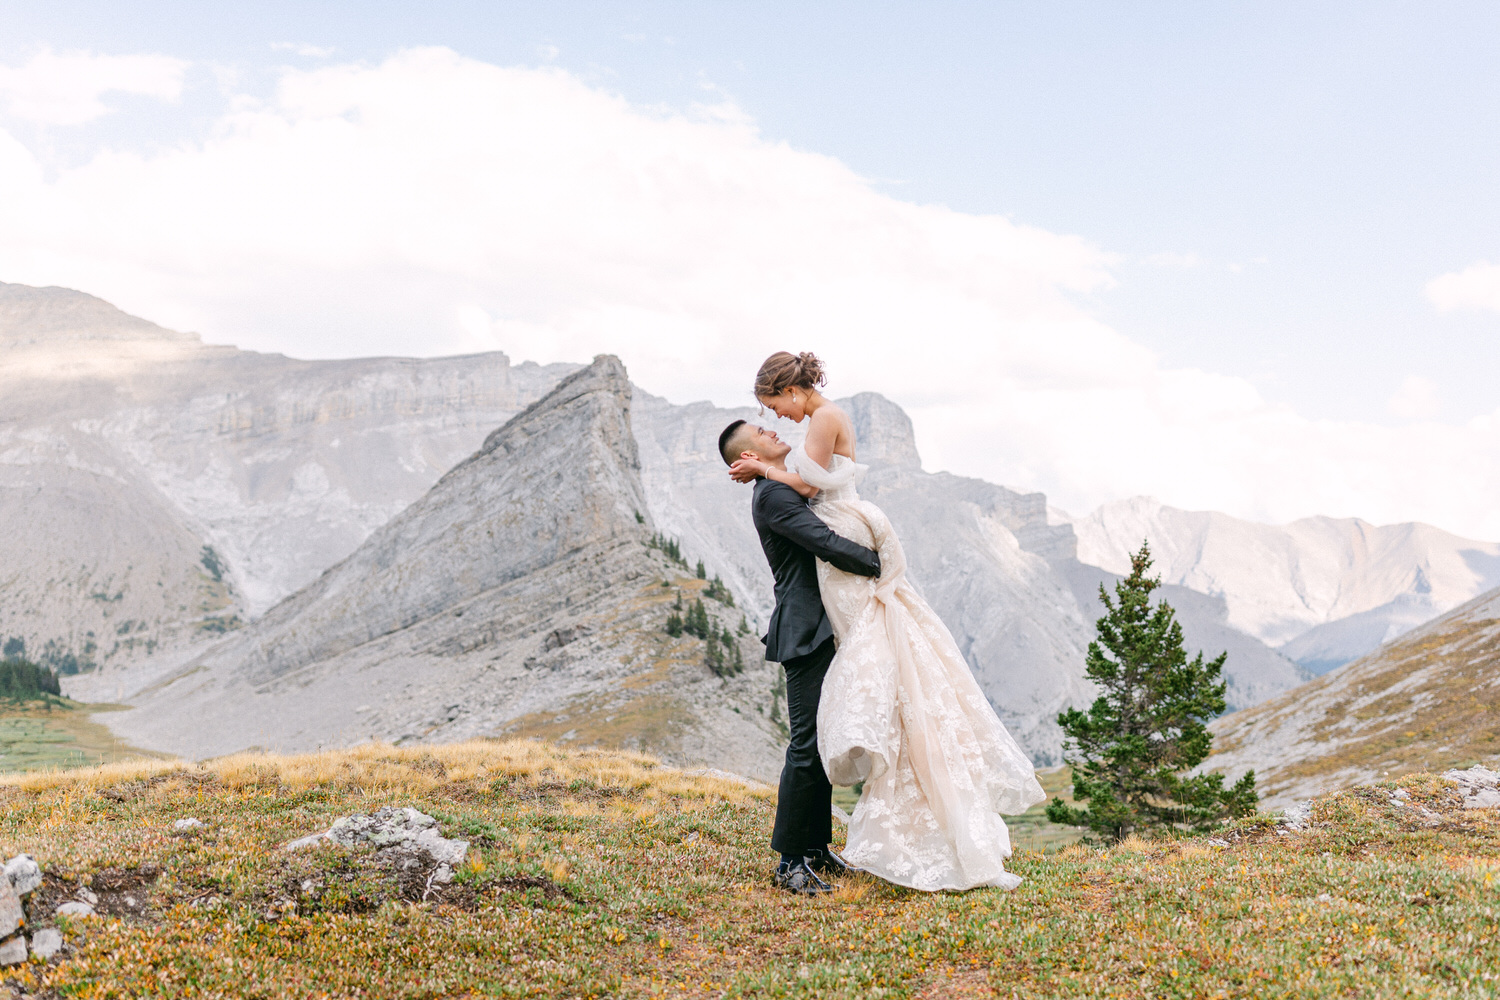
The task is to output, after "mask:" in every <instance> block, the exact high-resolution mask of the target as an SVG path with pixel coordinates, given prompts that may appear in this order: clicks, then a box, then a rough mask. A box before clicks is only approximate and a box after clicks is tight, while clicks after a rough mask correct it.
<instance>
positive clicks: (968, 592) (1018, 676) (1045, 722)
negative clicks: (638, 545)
mask: <svg viewBox="0 0 1500 1000" xmlns="http://www.w3.org/2000/svg"><path fill="white" fill-rule="evenodd" d="M839 402H840V405H842V406H843V407H844V408H845V409H847V410H848V411H849V413H850V414H851V416H852V417H853V418H854V422H855V429H856V433H857V437H858V440H859V448H860V453H859V458H860V461H861V462H863V463H865V464H867V465H869V467H870V469H869V471H868V472H867V473H866V475H865V477H864V479H863V480H862V481H861V483H860V492H861V495H862V496H864V497H865V498H866V499H869V500H872V501H874V502H875V503H878V504H880V506H881V507H882V508H883V509H884V510H885V511H886V513H887V514H888V515H889V516H890V518H891V522H892V524H893V525H895V527H896V529H897V531H898V533H899V534H900V536H901V539H902V543H903V545H904V546H905V548H906V552H907V557H908V562H909V565H910V573H911V576H912V578H913V580H914V581H915V582H916V584H917V586H918V587H919V589H920V590H921V591H922V593H923V595H924V596H925V597H926V598H927V600H928V601H930V602H931V603H932V605H933V607H934V609H935V610H936V611H937V612H938V613H939V615H941V616H942V618H943V621H944V622H945V623H946V624H947V625H948V627H949V629H950V630H951V631H952V632H953V635H954V637H955V638H956V639H957V640H958V642H959V645H960V647H961V648H962V649H963V651H964V654H965V656H966V657H967V658H968V661H969V664H970V666H971V667H973V669H974V672H975V675H976V677H977V678H978V679H979V682H980V685H981V686H982V687H983V688H984V690H985V693H986V694H987V695H988V696H989V697H990V700H991V702H992V703H993V704H994V705H995V708H996V710H997V711H998V712H999V713H1000V716H1001V718H1002V719H1004V720H1005V723H1006V725H1007V726H1008V727H1009V728H1010V729H1011V731H1012V732H1013V733H1014V734H1015V735H1016V737H1017V739H1018V740H1020V741H1021V743H1022V745H1023V746H1025V747H1026V749H1027V751H1028V752H1029V753H1030V754H1032V756H1033V757H1034V758H1035V759H1036V760H1037V761H1039V762H1043V763H1048V764H1053V763H1058V762H1060V759H1061V758H1060V748H1061V734H1060V732H1059V731H1058V729H1057V726H1056V723H1055V718H1056V715H1057V713H1058V712H1059V711H1060V710H1061V709H1062V708H1064V707H1066V706H1069V705H1074V704H1079V703H1081V702H1083V701H1086V700H1088V699H1089V698H1091V697H1092V695H1091V693H1090V688H1089V686H1088V685H1087V683H1086V681H1085V679H1084V677H1083V658H1084V650H1085V648H1086V647H1087V645H1088V642H1089V640H1090V638H1091V637H1092V634H1093V622H1094V620H1095V619H1096V618H1097V617H1098V616H1099V614H1100V613H1102V612H1101V609H1099V608H1098V606H1097V592H1098V588H1099V585H1100V584H1101V583H1104V584H1107V585H1112V583H1113V582H1114V581H1115V580H1116V579H1118V577H1115V576H1113V575H1112V574H1110V573H1109V572H1107V571H1104V570H1100V569H1098V568H1096V567H1092V566H1086V565H1084V564H1082V563H1080V562H1079V561H1078V559H1077V558H1076V557H1075V543H1074V538H1073V530H1072V528H1071V526H1069V525H1067V524H1056V523H1052V522H1051V521H1049V518H1048V512H1047V504H1046V498H1045V497H1044V496H1043V495H1042V494H1040V493H1018V492H1016V491H1013V490H1009V489H1006V488H1005V487H1003V486H997V485H995V484H993V483H987V482H984V481H982V480H978V479H969V478H965V477H962V476H954V475H951V474H949V473H929V472H925V471H923V469H922V466H921V459H920V457H919V455H918V453H917V448H916V443H915V438H914V436H913V433H912V426H911V421H910V419H909V418H908V417H907V416H906V414H905V412H904V411H902V409H901V408H900V407H899V406H897V405H896V404H894V403H892V402H890V401H889V400H887V399H885V398H883V397H881V396H879V395H876V394H874V393H863V394H860V395H858V396H854V397H852V398H849V399H842V400H839ZM735 419H750V420H757V421H760V422H763V423H766V422H772V423H774V425H775V427H776V430H777V432H778V433H779V434H781V435H782V437H783V438H786V439H788V440H797V439H798V436H799V435H800V433H801V429H800V428H798V427H796V426H795V425H790V424H786V423H785V422H779V423H777V422H775V421H774V418H773V417H771V416H770V415H769V414H766V415H759V414H757V413H756V411H755V410H754V409H753V408H749V407H746V408H740V409H722V408H718V407H715V406H713V405H711V404H709V403H695V404H692V405H690V406H674V405H672V404H671V403H668V402H667V401H665V400H662V399H657V398H655V397H651V396H647V395H646V394H644V393H641V394H638V404H637V406H636V408H635V416H634V425H635V434H636V439H637V441H638V442H639V443H640V448H641V463H642V472H643V475H642V479H643V482H644V484H645V487H646V498H647V502H648V504H649V505H650V508H651V514H652V517H653V518H654V519H655V521H656V523H657V524H658V525H660V526H661V527H662V529H663V530H664V531H667V532H669V533H671V534H673V535H675V536H676V537H678V538H680V539H682V543H683V546H684V548H685V549H686V550H687V551H689V552H692V553H694V554H695V555H697V556H699V557H701V558H703V559H704V560H705V561H706V563H707V564H708V566H709V567H710V569H711V570H712V571H713V572H715V573H722V574H723V576H724V579H725V580H726V581H727V582H729V583H730V584H731V585H732V586H733V587H734V589H735V593H736V595H737V596H739V595H744V596H743V601H744V603H747V604H749V605H751V606H752V607H753V608H754V609H756V610H758V611H760V612H762V613H765V612H768V611H769V601H770V594H771V579H770V575H769V571H768V570H767V569H766V564H765V560H764V558H763V557H762V556H761V554H760V549H759V543H758V541H757V540H756V536H755V531H754V528H753V526H752V525H751V522H750V510H749V502H750V497H749V490H748V488H747V487H742V486H737V485H735V484H734V483H732V482H731V481H730V480H729V478H728V477H727V476H726V474H725V469H724V463H723V461H722V460H721V459H720V458H719V456H718V451H717V448H718V436H719V432H720V431H721V430H722V429H723V428H724V427H725V426H726V425H727V424H728V423H729V422H730V421H731V420H735ZM1168 599H1169V600H1170V601H1172V603H1173V605H1174V607H1176V608H1177V609H1178V612H1179V617H1180V619H1181V620H1182V622H1183V627H1184V633H1185V635H1186V637H1187V641H1188V642H1189V644H1190V645H1193V646H1194V648H1203V649H1205V650H1207V651H1208V652H1209V655H1217V654H1218V653H1219V652H1221V651H1225V650H1228V651H1229V652H1230V660H1229V665H1228V668H1227V678H1228V683H1229V696H1230V699H1231V700H1230V704H1231V706H1232V707H1241V706H1245V705H1250V704H1254V703H1255V702H1256V701H1258V700H1260V699H1262V698H1265V697H1269V696H1270V695H1272V694H1276V693H1279V692H1282V691H1285V690H1287V689H1288V688H1291V687H1293V686H1295V685H1297V684H1300V683H1302V682H1303V681H1304V680H1306V678H1307V675H1306V673H1305V672H1304V671H1302V670H1301V669H1300V668H1298V667H1297V666H1296V665H1295V664H1293V663H1292V662H1290V661H1289V660H1287V659H1286V658H1284V657H1282V656H1280V655H1279V654H1277V653H1275V652H1273V651H1272V650H1270V649H1268V648H1266V646H1265V645H1264V644H1263V643H1261V642H1259V641H1258V640H1256V639H1255V638H1253V637H1251V636H1249V635H1246V634H1244V633H1242V632H1239V631H1237V630H1236V629H1234V628H1233V627H1232V626H1230V625H1228V624H1227V622H1226V620H1225V617H1226V612H1225V608H1224V603H1223V601H1222V600H1215V599H1213V598H1209V597H1205V596H1203V595H1201V594H1197V593H1195V592H1193V591H1190V590H1187V589H1186V588H1168Z"/></svg>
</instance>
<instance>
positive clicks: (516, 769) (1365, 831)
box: [0, 742, 1500, 1000]
mask: <svg viewBox="0 0 1500 1000" xmlns="http://www.w3.org/2000/svg"><path fill="white" fill-rule="evenodd" d="M385 806H396V807H413V808H417V809H420V810H421V811H423V812H425V813H426V814H428V815H430V816H432V817H434V818H436V820H437V822H438V824H439V825H440V828H441V832H442V835H443V836H446V837H454V838H463V839H464V840H466V841H467V842H468V849H467V853H466V856H465V857H464V860H463V861H462V862H461V863H460V864H459V866H458V873H457V878H456V879H455V880H454V881H452V882H448V883H442V882H438V881H435V880H431V878H430V876H429V874H428V873H429V872H430V871H432V870H433V869H432V863H431V861H430V860H429V861H426V862H421V863H418V864H416V865H415V866H412V867H404V866H402V865H400V864H395V863H392V862H390V861H386V860H384V859H383V857H382V855H380V854H377V853H375V852H373V851H372V849H371V848H369V847H364V846H353V847H343V846H338V845H327V846H322V847H313V848H308V849H303V850H298V851H288V850H285V849H284V848H283V846H282V845H285V844H287V843H288V842H290V841H291V840H293V839H294V838H300V837H303V836H305V835H308V834H311V833H316V832H318V831H321V830H325V829H328V828H329V826H330V825H331V824H333V823H334V821H335V820H337V819H339V818H341V817H346V816H350V815H364V814H369V813H372V812H374V811H375V810H376V809H378V808H380V807H385ZM771 815H772V802H771V797H770V793H769V791H768V790H766V789H763V788H758V787H755V786H747V785H745V784H742V783H739V782H736V781H730V780H725V779H722V778H717V777H713V776H709V775H695V774H692V773H688V772H682V771H676V770H672V769H670V768H664V767H662V766H660V765H659V764H657V763H656V762H654V761H651V760H649V759H646V758H640V757H634V756H629V755H618V754H605V753H570V752H567V751H563V750H559V749H557V748H555V747H551V746H545V745H540V744H536V743H526V742H507V743H471V744H466V745H462V746H445V747H434V748H431V749H426V748H422V749H416V748H394V747H389V746H367V747H362V748H359V749H358V750H353V751H344V752H328V753H322V754H318V755H315V756H307V757H296V758H286V757H276V756H266V755H244V756H239V757H234V758H227V759H221V760H217V761H213V762H211V763H208V764H203V765H197V766H190V765H183V764H180V763H165V764H152V765H132V766H125V765H116V766H113V767H109V768H104V769H100V770H95V771H74V772H69V773H66V774H50V775H34V776H30V777H25V778H19V779H17V778H9V779H0V853H3V854H4V855H5V856H6V857H10V856H12V855H13V854H15V853H17V852H21V851H25V852H29V853H30V854H32V855H34V856H35V857H36V858H37V860H38V861H39V863H40V865H41V867H42V868H43V869H44V871H45V873H46V874H45V878H44V881H43V884H42V885H41V887H40V888H38V889H37V890H36V892H35V893H34V894H33V897H32V902H31V904H30V905H31V909H32V912H31V923H30V927H29V930H30V931H31V933H32V934H35V933H36V932H37V931H39V930H44V929H46V928H48V927H50V926H54V925H55V926H58V927H60V928H61V929H62V930H63V932H64V934H65V935H66V938H65V946H64V949H63V951H62V952H61V954H59V955H58V956H56V957H55V958H53V959H52V960H51V962H49V963H47V964H41V963H35V964H31V965H28V966H24V967H12V968H8V969H5V970H0V984H3V985H0V997H6V1000H15V998H18V997H20V996H22V995H29V996H144V995H152V996H170V997H174V998H183V1000H189V998H210V997H213V998H228V997H246V996H254V997H261V998H264V1000H281V998H286V1000H292V998H296V1000H303V998H306V997H309V996H336V997H347V996H356V995H358V996H364V997H371V998H378V1000H384V998H395V997H414V996H428V997H461V996H495V995H499V996H518V997H519V996H534V997H557V998H573V997H577V998H585V997H592V998H596V1000H597V998H602V997H613V998H619V1000H625V998H635V997H651V996H674V997H690V998H699V1000H705V998H717V997H724V996H731V997H756V998H759V997H777V996H780V997H821V998H825V1000H869V998H899V997H917V998H919V1000H943V998H953V997H961V998H979V997H1002V996H1003V997H1013V996H1022V997H1079V998H1082V997H1089V998H1093V997H1116V998H1125V1000H1144V998H1147V997H1150V998H1158V997H1214V996H1217V997H1226V998H1228V997H1232V998H1247V1000H1248V998H1259V997H1268V996H1295V997H1299V998H1300V997H1306V998H1325V997H1326V998H1335V997H1337V998H1342V997H1368V996H1420V997H1433V998H1446V997H1476V996H1486V995H1491V994H1492V993H1493V992H1494V988H1495V985H1494V978H1493V977H1494V974H1495V973H1494V970H1495V969H1496V968H1500V936H1497V935H1496V934H1495V933H1494V903H1495V887H1494V884H1493V883H1494V876H1495V871H1496V862H1495V858H1496V854H1497V849H1500V817H1497V816H1496V810H1493V809H1478V810H1476V809H1464V808H1463V807H1462V799H1461V798H1460V797H1459V795H1458V794H1457V793H1456V790H1455V788H1454V786H1453V785H1452V784H1451V783H1448V782H1444V781H1442V780H1440V779H1437V778H1433V777H1430V776H1412V777H1408V778H1404V779H1402V780H1401V781H1400V782H1396V783H1386V784H1384V785H1382V786H1380V787H1378V788H1367V789H1361V790H1358V791H1356V792H1351V793H1344V794H1340V795H1338V796H1335V797H1332V798H1329V799H1325V800H1322V801H1319V802H1318V803H1315V804H1314V806H1313V808H1312V810H1311V815H1310V816H1309V818H1308V820H1307V822H1306V824H1305V825H1304V826H1303V827H1302V828H1300V829H1289V828H1281V827H1276V826H1275V825H1274V824H1273V823H1271V822H1270V821H1267V820H1263V819H1262V820H1254V821H1250V822H1247V823H1245V824H1242V825H1241V826H1240V827H1238V828H1236V829H1234V830H1231V831H1226V832H1224V833H1222V834H1221V837H1220V838H1219V839H1216V840H1210V839H1205V838H1192V839H1185V840H1181V841H1175V842H1154V843H1153V842H1146V841H1140V840H1130V841H1126V842H1125V843H1124V844H1121V845H1118V846H1116V847H1113V848H1110V849H1108V850H1105V849H1099V848H1090V847H1083V846H1074V847H1070V848H1068V849H1067V850H1065V851H1063V852H1062V853H1060V854H1050V855H1041V854H1035V853H1031V852H1024V851H1023V852H1021V853H1019V854H1018V855H1017V856H1016V857H1014V858H1013V859H1012V861H1011V864H1010V867H1011V868H1012V869H1013V870H1014V871H1017V872H1019V873H1020V874H1021V875H1022V876H1023V877H1024V878H1025V879H1026V881H1025V882H1024V883H1022V885H1021V886H1020V887H1019V888H1018V889H1016V890H1015V891H1014V892H1011V893H1005V892H1002V891H1000V890H996V889H980V890H975V891H972V892H967V893H940V894H933V895H924V894H921V893H916V892H912V891H909V890H905V889H899V888H894V887H892V886H889V885H886V884H882V883H879V882H876V881H874V880H871V879H866V878H855V879H850V880H848V882H847V884H846V885H845V886H844V887H843V888H842V889H840V891H839V892H838V893H837V894H835V895H834V896H833V897H831V898H824V899H820V900H814V901H809V900H799V899H794V898H790V897H788V896H786V895H784V894H782V893H780V892H778V891H776V890H773V889H772V888H771V887H770V885H769V881H768V878H767V873H768V870H769V864H770V862H771V855H770V853H769V851H768V850H767V848H766V841H767V839H768V836H769V830H770V824H771ZM189 819H192V820H196V821H197V822H198V823H199V824H201V826H197V827H194V826H192V825H191V824H187V823H186V821H187V820H189ZM180 822H181V823H184V824H185V826H186V827H187V828H186V829H176V828H175V827H176V825H177V824H178V823H180ZM85 889H87V890H89V891H91V892H93V893H94V898H95V900H96V902H95V904H93V905H94V907H95V909H96V910H97V911H98V912H99V913H100V914H101V915H100V916H96V917H92V918H87V919H82V918H77V917H71V918H70V917H58V916H56V911H57V909H58V907H59V906H60V905H63V904H64V903H65V902H67V901H70V900H76V899H78V898H79V896H80V895H81V893H82V891H83V890H85ZM23 991H24V994H23Z"/></svg>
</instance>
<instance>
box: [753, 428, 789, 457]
mask: <svg viewBox="0 0 1500 1000" xmlns="http://www.w3.org/2000/svg"><path fill="white" fill-rule="evenodd" d="M791 450H792V446H791V445H789V444H787V443H786V442H785V441H783V440H781V438H779V437H777V436H776V432H775V431H768V430H766V429H765V428H764V427H753V426H752V427H751V429H750V436H749V437H748V438H747V439H746V441H745V451H753V452H755V454H756V456H757V457H759V458H760V459H761V461H763V462H774V461H776V460H777V459H780V458H785V457H786V453H787V452H789V451H791Z"/></svg>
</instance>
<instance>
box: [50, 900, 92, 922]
mask: <svg viewBox="0 0 1500 1000" xmlns="http://www.w3.org/2000/svg"><path fill="white" fill-rule="evenodd" d="M57 915H58V916H59V917H79V918H83V917H92V916H93V915H94V908H93V907H92V906H90V905H89V904H88V903H80V902H78V901H77V900H74V901H73V902H71V903H64V904H63V905H61V906H59V907H58V908H57Z"/></svg>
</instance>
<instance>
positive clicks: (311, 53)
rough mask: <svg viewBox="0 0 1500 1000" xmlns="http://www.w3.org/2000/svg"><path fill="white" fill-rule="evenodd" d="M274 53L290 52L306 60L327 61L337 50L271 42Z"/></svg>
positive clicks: (304, 44)
mask: <svg viewBox="0 0 1500 1000" xmlns="http://www.w3.org/2000/svg"><path fill="white" fill-rule="evenodd" d="M271 49H272V50H273V51H275V52H291V53H293V54H294V55H299V56H305V57H306V58H308V59H327V58H328V57H329V56H331V55H333V54H334V53H335V52H337V51H338V50H337V49H335V48H334V47H333V46H331V45H309V44H308V43H307V42H272V43H271Z"/></svg>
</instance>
